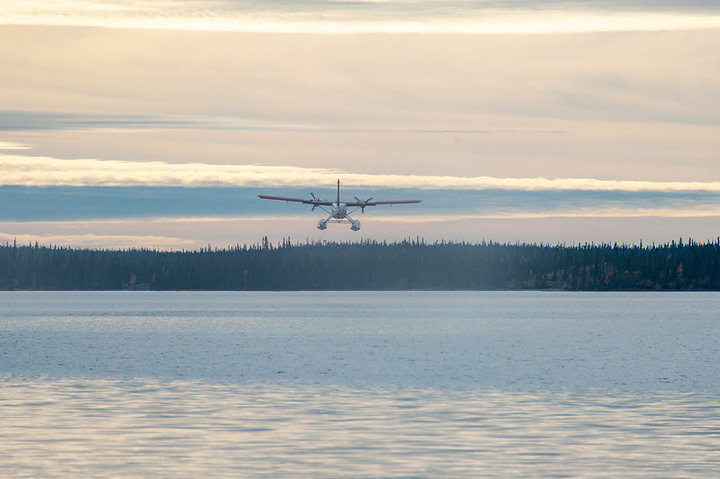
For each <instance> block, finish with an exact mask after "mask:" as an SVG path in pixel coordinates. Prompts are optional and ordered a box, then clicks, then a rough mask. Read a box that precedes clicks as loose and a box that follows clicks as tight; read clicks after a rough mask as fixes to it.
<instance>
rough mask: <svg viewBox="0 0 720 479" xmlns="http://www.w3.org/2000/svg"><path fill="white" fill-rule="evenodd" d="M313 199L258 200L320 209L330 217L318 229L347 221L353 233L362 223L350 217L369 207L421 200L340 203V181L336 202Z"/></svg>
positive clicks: (276, 197)
mask: <svg viewBox="0 0 720 479" xmlns="http://www.w3.org/2000/svg"><path fill="white" fill-rule="evenodd" d="M310 196H311V199H309V200H305V199H302V198H288V197H285V196H269V195H258V198H262V199H263V200H277V201H285V202H294V203H302V204H305V205H312V210H311V211H315V208H320V209H321V210H322V211H324V212H326V213H327V214H328V215H329V216H328V217H327V218H324V219H321V220H320V221H318V224H317V229H319V230H321V231H322V230H325V229H327V225H328V223H342V222H343V221H347V222H348V223H350V229H351V230H353V231H359V230H360V221H358V220H356V219H354V218H353V217H351V216H350V215H351V214H352V213H355V212H356V211H357V210H360V212H361V213H365V208H367V207H368V206H377V205H400V204H408V203H420V200H390V201H372V198H368V199H366V200H361V199H360V198H358V197H357V196H356V197H355V201H340V180H338V181H337V198H336V200H335V201H330V200H321V199H320V198H317V197H316V196H315V195H314V194H313V193H310Z"/></svg>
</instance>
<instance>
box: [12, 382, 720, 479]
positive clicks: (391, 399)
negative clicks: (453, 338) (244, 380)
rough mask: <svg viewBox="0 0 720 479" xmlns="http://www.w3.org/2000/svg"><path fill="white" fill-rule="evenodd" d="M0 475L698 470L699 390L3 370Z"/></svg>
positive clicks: (713, 447) (712, 451) (709, 414)
mask: <svg viewBox="0 0 720 479" xmlns="http://www.w3.org/2000/svg"><path fill="white" fill-rule="evenodd" d="M0 386H1V389H0V408H1V414H2V417H3V423H2V428H0V441H1V443H2V449H3V454H2V456H0V473H2V474H3V475H6V476H7V477H69V476H72V477H77V476H96V477H97V476H115V477H130V476H132V477H139V476H144V477H148V476H159V477H197V476H199V475H201V474H211V475H213V476H216V477H217V476H262V475H272V476H278V477H337V476H341V475H342V476H352V477H375V476H382V477H408V476H410V477H477V476H478V475H482V476H503V477H510V476H525V477H527V476H548V475H551V476H584V477H593V476H594V477H608V476H615V477H619V476H623V477H629V476H636V477H648V476H655V477H673V476H678V477H680V476H682V477H691V476H709V475H712V474H713V473H714V472H717V471H718V470H719V468H720V459H718V457H719V455H718V446H717V444H718V443H719V441H720V406H718V404H720V402H718V399H720V398H718V397H716V396H714V395H703V394H693V393H679V392H665V393H657V394H656V395H654V396H650V395H648V394H642V395H634V394H628V393H612V394H609V393H608V392H607V391H596V392H593V391H589V392H588V391H586V392H555V393H550V392H539V393H521V392H506V391H501V390H474V391H454V392H446V391H440V390H420V389H417V390H408V389H387V388H385V389H383V388H375V389H353V388H343V387H320V386H295V387H290V386H278V385H267V384H265V385H232V384H230V385H228V384H209V383H203V382H196V381H167V382H163V381H157V380H141V379H132V380H103V379H85V380H73V379H50V378H46V379H45V380H42V381H39V380H24V379H14V378H6V379H4V380H2V382H1V383H0Z"/></svg>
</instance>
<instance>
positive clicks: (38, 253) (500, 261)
mask: <svg viewBox="0 0 720 479" xmlns="http://www.w3.org/2000/svg"><path fill="white" fill-rule="evenodd" d="M403 289H416V290H524V289H531V290H532V289H564V290H578V291H620V290H720V238H718V239H716V240H714V241H711V242H706V243H696V242H694V241H692V240H690V241H687V242H683V241H682V239H681V240H680V241H678V242H675V241H673V242H671V243H667V244H662V245H658V246H656V245H652V246H643V245H642V243H641V244H640V245H618V244H612V245H610V244H600V245H595V244H584V245H578V246H574V245H573V246H566V245H545V244H540V245H538V244H524V243H523V244H519V243H516V244H505V243H494V242H489V243H486V242H484V241H483V242H482V243H473V244H470V243H464V242H435V243H426V242H425V241H423V240H422V239H416V240H405V241H400V242H392V243H387V242H377V241H363V242H352V243H338V242H321V243H305V244H292V243H291V242H290V240H289V239H288V240H284V241H283V242H281V243H279V244H271V243H270V242H269V241H267V239H266V238H265V239H263V241H262V242H261V243H260V244H257V245H250V246H247V245H244V246H239V245H238V246H235V247H233V248H225V249H212V248H211V247H208V248H202V249H200V250H193V251H158V250H152V249H125V250H98V249H78V248H67V247H57V246H55V247H44V246H39V245H38V244H37V243H36V244H35V245H27V246H18V245H16V244H5V245H0V290H157V291H161V290H243V291H260V290H403Z"/></svg>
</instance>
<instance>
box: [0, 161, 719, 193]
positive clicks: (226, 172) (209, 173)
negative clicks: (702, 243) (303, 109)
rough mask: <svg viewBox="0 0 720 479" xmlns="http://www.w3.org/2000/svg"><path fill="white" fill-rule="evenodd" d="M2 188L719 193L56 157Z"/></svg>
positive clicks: (611, 183)
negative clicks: (336, 184)
mask: <svg viewBox="0 0 720 479" xmlns="http://www.w3.org/2000/svg"><path fill="white" fill-rule="evenodd" d="M0 172H1V173H2V176H1V177H0V181H1V182H2V183H1V184H4V185H22V186H59V185H65V186H139V185H141V186H184V187H204V186H234V187H258V186H273V187H281V186H309V187H312V186H315V187H317V186H318V185H319V186H322V185H332V184H334V182H335V181H336V180H337V179H338V178H340V179H342V182H343V184H344V185H345V186H347V187H364V188H368V187H379V188H415V189H465V190H486V189H502V190H528V191H532V190H548V191H552V190H561V191H562V190H566V191H571V190H572V191H631V192H643V191H645V192H663V191H666V192H682V191H709V192H718V191H720V181H708V182H701V181H668V182H658V181H639V180H638V181H631V180H599V179H593V178H495V177H490V176H475V177H461V176H442V175H394V174H361V173H354V172H352V171H349V170H346V169H340V168H336V169H333V168H304V167H296V166H268V165H217V164H207V163H170V162H164V161H150V162H133V161H123V160H96V159H69V160H68V159H58V158H52V157H47V156H21V155H10V154H0Z"/></svg>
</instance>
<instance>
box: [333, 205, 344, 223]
mask: <svg viewBox="0 0 720 479" xmlns="http://www.w3.org/2000/svg"><path fill="white" fill-rule="evenodd" d="M346 216H347V203H335V204H334V205H333V206H332V217H333V218H335V219H338V220H341V219H343V218H345V217H346Z"/></svg>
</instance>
